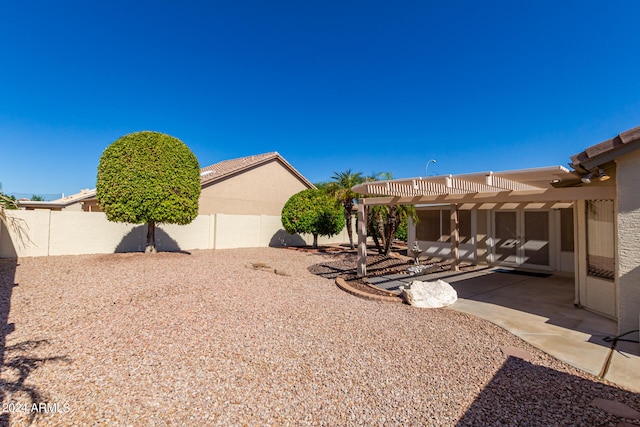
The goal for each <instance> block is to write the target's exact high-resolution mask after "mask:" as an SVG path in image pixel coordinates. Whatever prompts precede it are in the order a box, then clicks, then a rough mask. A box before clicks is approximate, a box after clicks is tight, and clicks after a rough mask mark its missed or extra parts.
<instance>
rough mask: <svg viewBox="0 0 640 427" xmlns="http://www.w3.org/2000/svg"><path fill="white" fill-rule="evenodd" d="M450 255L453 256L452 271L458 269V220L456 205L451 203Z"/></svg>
mask: <svg viewBox="0 0 640 427" xmlns="http://www.w3.org/2000/svg"><path fill="white" fill-rule="evenodd" d="M451 255H452V256H453V265H452V266H451V270H452V271H459V270H460V221H459V219H458V205H456V204H452V205H451Z"/></svg>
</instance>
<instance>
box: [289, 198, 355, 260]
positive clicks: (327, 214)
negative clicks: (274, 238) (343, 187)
mask: <svg viewBox="0 0 640 427" xmlns="http://www.w3.org/2000/svg"><path fill="white" fill-rule="evenodd" d="M344 222H345V220H344V215H343V214H342V208H341V207H340V205H339V204H338V203H337V201H336V200H335V199H334V198H332V197H330V196H329V195H328V194H327V193H326V192H324V191H321V190H318V189H317V188H310V189H307V190H303V191H300V192H299V193H296V194H294V195H293V196H291V197H290V198H289V200H287V203H285V205H284V207H283V208H282V226H283V227H284V229H285V230H286V231H287V233H291V234H293V233H308V234H312V235H313V247H314V248H317V247H318V236H333V235H335V234H338V233H339V232H340V231H341V230H342V229H343V228H344Z"/></svg>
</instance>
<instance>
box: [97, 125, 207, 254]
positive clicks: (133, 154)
mask: <svg viewBox="0 0 640 427" xmlns="http://www.w3.org/2000/svg"><path fill="white" fill-rule="evenodd" d="M96 197H97V199H98V204H99V205H100V208H101V209H102V210H103V211H104V212H105V214H106V215H107V219H109V221H114V222H125V223H129V224H144V223H146V224H147V225H148V227H147V245H146V249H145V252H155V251H156V242H155V226H156V224H159V223H169V224H180V225H184V224H189V223H190V222H191V221H193V220H194V219H195V217H196V216H197V215H198V199H199V197H200V165H199V164H198V159H197V158H196V156H195V155H194V154H193V153H192V152H191V150H190V149H189V147H187V146H186V145H185V144H184V143H183V142H182V141H180V140H179V139H177V138H174V137H172V136H169V135H166V134H162V133H159V132H150V131H144V132H136V133H131V134H128V135H125V136H123V137H121V138H119V139H118V140H116V141H115V142H113V143H112V144H111V145H109V146H108V147H107V149H106V150H104V153H102V157H100V164H99V166H98V181H97V184H96Z"/></svg>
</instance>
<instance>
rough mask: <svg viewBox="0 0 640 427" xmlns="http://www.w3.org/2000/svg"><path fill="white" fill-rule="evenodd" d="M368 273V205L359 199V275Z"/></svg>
mask: <svg viewBox="0 0 640 427" xmlns="http://www.w3.org/2000/svg"><path fill="white" fill-rule="evenodd" d="M366 275H367V206H366V205H365V204H364V200H362V199H360V200H358V277H363V276H366Z"/></svg>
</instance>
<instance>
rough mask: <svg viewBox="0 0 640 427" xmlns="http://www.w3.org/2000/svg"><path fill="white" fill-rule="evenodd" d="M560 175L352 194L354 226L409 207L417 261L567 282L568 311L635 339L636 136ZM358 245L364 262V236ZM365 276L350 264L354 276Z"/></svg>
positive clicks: (639, 186) (540, 171)
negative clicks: (377, 213)
mask: <svg viewBox="0 0 640 427" xmlns="http://www.w3.org/2000/svg"><path fill="white" fill-rule="evenodd" d="M569 166H570V167H571V168H572V170H570V169H568V168H566V167H564V166H549V167H542V168H535V169H523V170H510V171H503V172H493V171H487V172H475V173H468V174H461V175H445V176H430V177H415V178H403V179H396V180H389V181H377V182H368V183H363V184H361V185H358V186H356V187H354V188H353V190H354V191H355V192H356V193H359V194H360V195H361V198H360V200H359V203H358V219H359V221H358V222H359V224H360V225H362V224H366V222H367V221H366V218H367V215H368V209H369V207H370V206H375V205H390V204H412V205H415V206H416V209H417V211H418V217H419V219H420V221H419V222H418V223H417V224H411V225H410V227H409V233H408V234H409V241H408V245H409V247H413V245H414V244H417V245H418V249H419V250H420V251H421V256H423V257H429V258H440V259H443V258H445V259H446V258H449V259H453V260H454V265H457V263H458V261H459V260H466V261H468V262H471V263H474V264H483V265H488V266H490V267H493V266H495V267H500V268H511V269H516V270H520V271H521V272H522V271H523V270H524V271H525V272H530V271H533V272H535V273H547V274H561V275H570V276H573V277H574V281H575V299H574V301H573V304H574V305H575V306H576V307H583V308H585V309H587V310H590V311H593V312H595V313H598V314H601V315H602V316H605V317H607V318H610V319H613V320H615V321H616V322H617V324H618V330H619V333H620V334H624V333H630V334H635V336H636V337H638V329H640V234H639V231H638V230H640V127H636V128H634V129H631V130H628V131H625V132H622V133H620V134H619V135H617V136H615V137H613V138H611V139H608V140H606V141H603V142H601V143H598V144H595V145H592V146H590V147H588V148H586V149H585V150H584V151H582V152H580V153H578V154H576V155H574V156H571V163H570V164H569ZM358 238H359V245H358V248H359V259H360V260H364V259H365V256H366V250H367V248H366V244H365V241H366V240H365V239H366V230H365V229H364V228H360V229H359V230H358ZM366 267H367V266H366V263H364V262H362V261H359V264H358V272H359V275H361V276H364V275H366ZM632 336H633V335H630V336H629V337H632ZM629 337H628V338H629Z"/></svg>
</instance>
